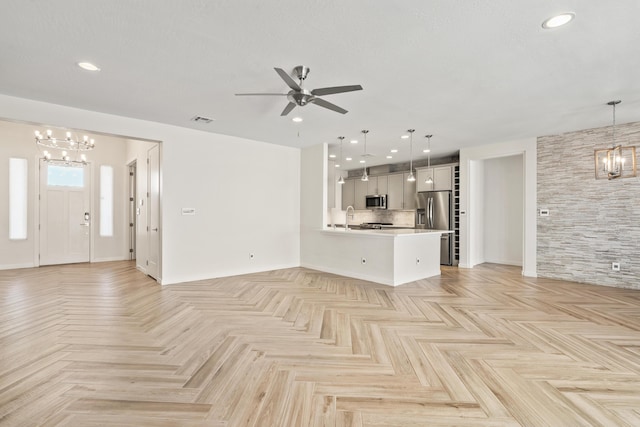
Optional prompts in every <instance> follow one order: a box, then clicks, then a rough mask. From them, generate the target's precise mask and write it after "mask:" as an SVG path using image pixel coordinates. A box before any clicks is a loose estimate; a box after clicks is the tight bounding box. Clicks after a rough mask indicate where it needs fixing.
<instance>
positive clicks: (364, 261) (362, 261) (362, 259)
mask: <svg viewBox="0 0 640 427" xmlns="http://www.w3.org/2000/svg"><path fill="white" fill-rule="evenodd" d="M360 263H361V264H362V265H364V264H366V263H367V259H366V258H364V257H362V258H360Z"/></svg>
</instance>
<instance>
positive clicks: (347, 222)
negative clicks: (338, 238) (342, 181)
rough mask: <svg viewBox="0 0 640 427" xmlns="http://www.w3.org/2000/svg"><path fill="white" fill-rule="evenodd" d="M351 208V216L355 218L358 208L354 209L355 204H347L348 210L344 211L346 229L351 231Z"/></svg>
mask: <svg viewBox="0 0 640 427" xmlns="http://www.w3.org/2000/svg"><path fill="white" fill-rule="evenodd" d="M349 209H351V211H352V212H353V213H352V214H351V218H353V215H354V214H355V212H356V210H355V209H353V206H347V210H346V211H344V212H345V213H344V231H349Z"/></svg>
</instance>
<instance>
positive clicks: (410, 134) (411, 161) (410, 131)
mask: <svg viewBox="0 0 640 427" xmlns="http://www.w3.org/2000/svg"><path fill="white" fill-rule="evenodd" d="M415 131H416V130H415V129H407V132H409V162H410V165H409V176H408V177H407V181H409V182H413V181H415V180H416V177H415V175H414V174H413V133H414V132H415Z"/></svg>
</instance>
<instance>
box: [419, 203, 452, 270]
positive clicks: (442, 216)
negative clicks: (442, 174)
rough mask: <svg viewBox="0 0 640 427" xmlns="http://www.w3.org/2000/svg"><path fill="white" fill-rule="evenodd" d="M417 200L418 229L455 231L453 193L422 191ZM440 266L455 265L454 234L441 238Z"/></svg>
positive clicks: (444, 235)
mask: <svg viewBox="0 0 640 427" xmlns="http://www.w3.org/2000/svg"><path fill="white" fill-rule="evenodd" d="M416 199H417V200H416V208H417V209H416V228H423V229H431V230H453V198H452V197H451V191H421V192H419V193H417V194H416ZM440 264H443V265H452V264H453V240H452V234H443V235H442V236H441V237H440Z"/></svg>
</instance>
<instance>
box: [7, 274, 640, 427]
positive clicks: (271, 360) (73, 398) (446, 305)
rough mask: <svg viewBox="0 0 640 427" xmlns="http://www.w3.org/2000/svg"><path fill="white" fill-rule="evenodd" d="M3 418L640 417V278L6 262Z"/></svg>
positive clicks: (366, 421)
mask: <svg viewBox="0 0 640 427" xmlns="http://www.w3.org/2000/svg"><path fill="white" fill-rule="evenodd" d="M0 296H1V298H2V300H1V304H0V424H3V425H68V426H98V425H100V426H105V425H132V426H143V425H151V426H176V425H180V426H201V425H207V426H321V425H328V426H334V425H336V426H403V427H406V426H454V425H455V426H469V425H474V426H512V425H529V426H544V425H549V426H573V425H606V426H609V425H628V426H634V425H635V426H637V425H640V332H639V330H640V291H632V290H624V289H613V288H606V287H597V286H588V285H580V284H575V283H567V282H560V281H554V280H543V279H529V278H523V277H521V276H520V273H519V269H517V268H511V267H504V266H497V265H485V266H480V267H477V268H474V269H472V270H463V269H460V270H458V269H455V268H445V269H444V271H443V274H442V276H441V277H440V278H434V279H429V280H423V281H419V282H415V283H413V284H409V285H405V286H402V287H399V288H395V289H394V288H390V287H385V286H381V285H376V284H372V283H367V282H364V281H361V280H354V279H348V278H344V277H339V276H334V275H330V274H324V273H319V272H316V271H312V270H306V269H303V268H294V269H288V270H279V271H273V272H268V273H262V274H251V275H245V276H238V277H231V278H224V279H215V280H207V281H202V282H197V283H189V284H181V285H172V286H168V287H161V286H159V285H157V284H156V283H155V282H154V281H152V280H151V279H149V278H148V277H146V276H144V275H142V274H141V273H139V272H138V271H136V270H135V268H134V265H133V264H132V263H130V262H117V263H101V264H85V265H73V266H57V267H42V268H38V269H27V270H13V271H0Z"/></svg>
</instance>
